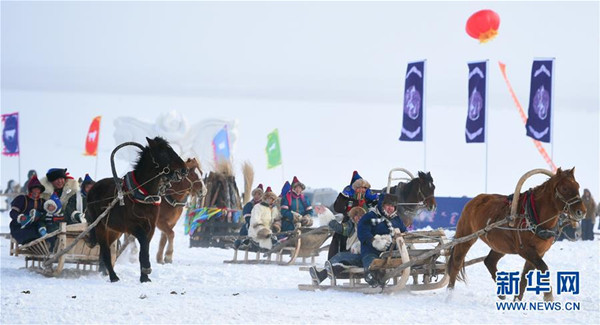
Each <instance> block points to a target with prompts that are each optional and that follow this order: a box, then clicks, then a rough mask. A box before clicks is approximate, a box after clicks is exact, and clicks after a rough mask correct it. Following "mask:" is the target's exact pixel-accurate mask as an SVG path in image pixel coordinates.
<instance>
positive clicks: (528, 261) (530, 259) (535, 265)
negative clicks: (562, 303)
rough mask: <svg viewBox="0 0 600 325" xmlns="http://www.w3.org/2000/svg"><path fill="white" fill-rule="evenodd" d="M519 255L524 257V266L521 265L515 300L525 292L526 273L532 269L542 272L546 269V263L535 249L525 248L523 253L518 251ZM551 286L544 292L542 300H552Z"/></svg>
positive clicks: (520, 297) (521, 297)
mask: <svg viewBox="0 0 600 325" xmlns="http://www.w3.org/2000/svg"><path fill="white" fill-rule="evenodd" d="M519 255H520V256H521V257H523V258H524V259H525V266H523V273H522V274H521V283H520V286H519V296H518V297H515V300H519V301H521V300H522V299H523V294H524V293H525V286H526V285H527V279H526V276H527V273H528V272H529V271H531V270H533V269H538V270H540V271H541V272H542V273H546V272H547V271H548V265H546V262H544V260H542V257H541V256H539V255H538V254H537V252H536V251H535V250H527V251H525V252H523V253H519ZM553 300H554V297H553V296H552V288H550V291H549V292H544V301H553Z"/></svg>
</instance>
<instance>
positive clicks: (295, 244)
mask: <svg viewBox="0 0 600 325" xmlns="http://www.w3.org/2000/svg"><path fill="white" fill-rule="evenodd" d="M330 235H331V232H330V231H329V227H327V226H323V227H319V228H301V229H296V230H295V231H293V232H292V233H291V234H290V236H289V237H288V238H286V240H284V241H282V242H280V243H278V244H276V245H275V246H274V247H273V248H272V249H270V250H266V249H261V250H259V251H256V250H252V248H246V249H243V250H240V249H234V252H233V259H232V260H228V261H223V263H230V264H278V265H291V264H293V263H294V262H296V259H298V258H299V257H301V258H302V264H306V259H307V258H310V265H314V264H315V257H317V256H319V253H320V252H322V251H324V250H328V249H329V246H324V247H321V246H323V243H324V242H325V241H326V240H327V239H328V238H329V236H330ZM239 251H242V252H244V258H243V259H238V253H239ZM250 253H255V254H256V255H255V258H253V259H252V258H249V254H250ZM273 254H274V255H275V256H274V258H273V256H272V255H273ZM261 256H262V258H261Z"/></svg>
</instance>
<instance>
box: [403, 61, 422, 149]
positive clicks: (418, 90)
mask: <svg viewBox="0 0 600 325" xmlns="http://www.w3.org/2000/svg"><path fill="white" fill-rule="evenodd" d="M405 79H406V80H405V84H404V110H403V111H404V112H403V114H402V133H401V134H400V141H423V80H424V79H425V61H418V62H412V63H409V64H408V66H407V67H406V78H405Z"/></svg>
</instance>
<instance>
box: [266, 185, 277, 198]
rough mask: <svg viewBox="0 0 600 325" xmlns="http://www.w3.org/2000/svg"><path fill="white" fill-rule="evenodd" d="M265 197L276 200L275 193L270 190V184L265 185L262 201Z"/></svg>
mask: <svg viewBox="0 0 600 325" xmlns="http://www.w3.org/2000/svg"><path fill="white" fill-rule="evenodd" d="M267 198H271V199H273V201H275V200H277V194H275V193H273V190H271V186H269V187H267V190H266V191H265V194H263V201H264V200H266V199H267Z"/></svg>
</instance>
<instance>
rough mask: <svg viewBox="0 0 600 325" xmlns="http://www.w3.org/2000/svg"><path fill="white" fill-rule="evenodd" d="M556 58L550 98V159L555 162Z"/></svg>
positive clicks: (551, 79) (551, 78) (553, 62)
mask: <svg viewBox="0 0 600 325" xmlns="http://www.w3.org/2000/svg"><path fill="white" fill-rule="evenodd" d="M554 59H555V58H551V60H552V76H551V77H550V83H551V85H552V88H551V91H552V95H551V96H550V109H551V112H550V159H551V160H552V161H554V113H555V112H556V110H555V109H554V81H555V80H556V78H554V75H555V74H556V62H555V60H554Z"/></svg>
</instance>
